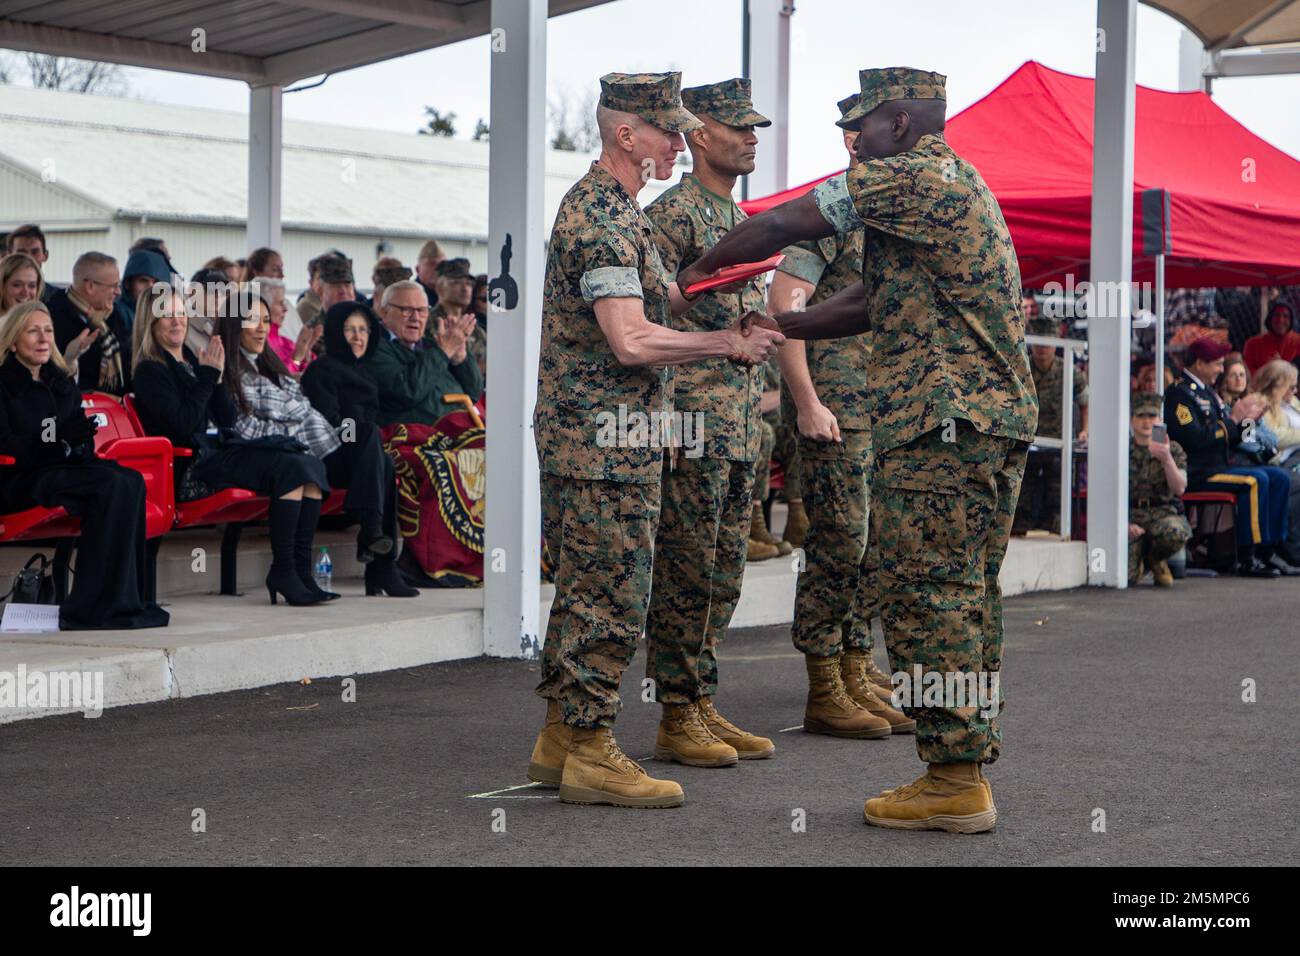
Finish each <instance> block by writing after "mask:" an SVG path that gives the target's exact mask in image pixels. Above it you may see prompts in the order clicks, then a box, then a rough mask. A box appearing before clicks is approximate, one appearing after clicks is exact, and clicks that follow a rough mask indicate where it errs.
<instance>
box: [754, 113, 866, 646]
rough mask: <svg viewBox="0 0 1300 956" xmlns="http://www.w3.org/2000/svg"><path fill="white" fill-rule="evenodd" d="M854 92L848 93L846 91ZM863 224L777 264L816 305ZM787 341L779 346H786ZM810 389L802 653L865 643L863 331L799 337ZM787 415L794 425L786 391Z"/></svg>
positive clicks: (841, 269) (850, 256) (807, 244)
mask: <svg viewBox="0 0 1300 956" xmlns="http://www.w3.org/2000/svg"><path fill="white" fill-rule="evenodd" d="M851 99H852V100H855V101H856V99H857V98H856V96H855V97H851ZM862 238H863V230H862V229H854V230H852V231H850V232H846V233H837V234H836V235H834V236H830V237H827V238H825V239H816V240H805V241H803V242H800V243H797V244H796V245H793V246H788V247H787V248H786V249H785V259H784V260H783V261H782V262H781V265H780V266H778V267H777V269H778V271H780V272H784V273H787V274H789V275H791V276H794V277H795V278H797V279H802V280H803V281H805V282H808V283H810V284H811V285H812V286H813V287H814V288H813V292H812V294H811V295H810V296H809V297H808V301H807V305H810V306H811V305H816V304H817V303H819V302H822V301H824V300H825V299H827V298H828V297H829V296H831V295H833V294H834V293H836V292H839V291H840V290H841V289H843V288H845V287H846V286H849V285H852V284H853V283H855V282H859V281H861V278H862ZM787 347H788V346H787ZM805 355H806V358H807V362H808V372H809V377H810V379H811V382H812V386H813V388H814V390H815V391H816V397H817V399H818V401H820V402H821V403H822V404H823V405H825V406H826V408H828V409H829V410H830V412H831V414H833V415H834V416H835V420H836V422H837V423H838V425H839V429H840V437H841V439H842V440H841V441H840V442H833V441H832V442H827V441H818V440H816V439H813V438H809V437H807V436H805V435H798V444H799V459H800V464H801V470H802V476H803V485H804V488H805V490H806V493H807V502H806V506H807V509H808V519H809V525H808V536H807V537H806V538H805V540H804V568H803V573H802V574H800V575H799V581H798V585H797V591H796V592H795V605H794V607H795V611H794V626H793V627H792V628H791V636H792V637H793V639H794V646H795V647H796V648H798V649H799V651H801V652H802V653H804V654H812V655H814V656H817V657H833V656H836V655H838V654H839V653H840V652H841V650H843V647H844V644H845V641H846V640H849V639H853V640H856V641H858V642H859V643H857V644H854V645H852V646H853V647H854V649H856V650H867V651H869V650H871V640H870V633H871V632H870V628H869V627H867V628H865V629H863V628H857V629H856V631H857V633H856V634H855V629H854V627H853V624H852V622H851V620H850V614H851V612H852V608H853V604H854V593H855V590H856V587H855V584H856V586H861V582H860V580H859V573H860V569H861V565H862V560H863V556H864V555H865V553H866V543H867V509H868V507H869V502H870V492H869V478H870V471H871V418H870V415H869V414H868V410H867V402H868V400H869V397H868V395H867V362H868V361H869V359H870V357H871V335H870V333H869V332H866V333H862V334H860V335H854V336H851V337H849V338H844V339H828V340H824V341H812V342H808V343H806V345H805ZM790 406H791V411H790V417H791V419H792V420H793V421H794V422H795V430H796V432H797V431H798V425H797V416H798V412H797V409H795V407H794V402H793V399H792V400H791V403H790Z"/></svg>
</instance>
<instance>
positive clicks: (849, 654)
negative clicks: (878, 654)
mask: <svg viewBox="0 0 1300 956" xmlns="http://www.w3.org/2000/svg"><path fill="white" fill-rule="evenodd" d="M868 664H872V666H874V663H873V662H872V660H871V655H870V654H868V653H867V652H866V651H845V652H844V653H843V655H841V657H840V674H841V675H842V676H843V678H844V692H845V693H846V694H848V695H849V696H850V697H852V698H853V702H854V703H855V704H857V705H858V706H859V707H861V708H863V709H865V710H868V711H870V712H871V713H873V714H875V715H876V716H877V717H883V718H885V720H887V721H889V729H890V732H891V733H895V734H914V733H916V721H915V720H913V719H912V718H911V717H908V716H907V714H905V713H903V712H902V711H901V710H896V709H895V708H894V707H892V706H890V705H889V704H887V703H886V702H885V701H887V700H890V699H891V698H888V697H885V698H882V697H881V696H880V695H882V694H884V691H882V690H880V689H878V688H877V687H876V685H875V684H873V683H871V680H870V679H869V676H868V674H869V672H868V670H867V665H868Z"/></svg>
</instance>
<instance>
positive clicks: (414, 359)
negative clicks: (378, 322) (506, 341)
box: [366, 280, 483, 425]
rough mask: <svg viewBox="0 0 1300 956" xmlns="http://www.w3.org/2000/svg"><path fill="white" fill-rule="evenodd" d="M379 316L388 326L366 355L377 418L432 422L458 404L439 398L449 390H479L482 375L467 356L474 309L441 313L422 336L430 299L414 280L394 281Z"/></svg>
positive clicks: (473, 396)
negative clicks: (457, 313)
mask: <svg viewBox="0 0 1300 956" xmlns="http://www.w3.org/2000/svg"><path fill="white" fill-rule="evenodd" d="M382 316H383V322H384V328H385V329H386V330H387V334H386V336H384V339H385V340H384V341H382V342H381V343H380V345H379V347H378V348H376V349H375V351H374V353H373V354H372V355H371V356H370V357H369V358H368V359H366V363H367V364H368V365H369V366H370V374H371V375H372V376H373V377H374V379H375V382H376V383H378V385H379V423H380V424H381V425H391V424H395V423H404V424H425V425H433V424H435V423H436V422H437V421H438V419H440V418H442V417H443V416H444V415H446V414H447V413H448V412H452V411H455V410H456V409H458V408H459V407H460V406H459V405H450V404H448V403H447V402H444V401H443V396H444V395H448V394H464V395H468V396H469V399H470V401H472V402H476V401H478V399H479V396H481V395H482V394H483V376H482V375H481V374H480V373H479V370H478V366H477V365H476V364H475V363H474V360H473V359H471V358H469V348H468V343H469V336H470V335H471V334H472V333H473V331H474V322H475V319H474V315H473V313H468V314H466V315H463V316H461V317H460V318H455V319H452V318H444V319H442V320H440V321H439V323H438V326H437V328H436V329H434V331H433V337H432V340H427V339H426V338H425V328H426V327H427V326H428V324H429V302H428V300H427V299H426V298H425V295H424V289H423V287H421V285H420V284H419V283H418V282H411V281H410V280H407V281H404V282H396V283H394V284H393V285H390V286H389V287H388V288H387V289H385V290H384V303H383V312H382Z"/></svg>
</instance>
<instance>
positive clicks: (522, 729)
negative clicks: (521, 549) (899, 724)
mask: <svg viewBox="0 0 1300 956" xmlns="http://www.w3.org/2000/svg"><path fill="white" fill-rule="evenodd" d="M1298 620H1300V581H1288V580H1282V581H1255V580H1236V579H1217V580H1187V581H1181V582H1178V585H1177V587H1176V588H1174V589H1173V590H1171V591H1157V590H1155V589H1154V588H1152V587H1150V586H1149V585H1147V586H1143V587H1139V588H1137V589H1131V590H1128V591H1125V592H1113V591H1099V590H1090V589H1081V590H1077V591H1070V592H1057V593H1039V594H1032V595H1026V596H1023V597H1019V598H1013V599H1010V600H1008V601H1007V602H1006V632H1007V638H1006V651H1005V657H1004V664H1003V672H1002V687H1003V691H1004V693H1005V694H1006V695H1007V709H1006V712H1005V713H1004V714H1003V717H1002V727H1003V734H1004V740H1003V757H1002V759H1001V760H1000V761H998V763H997V764H995V765H994V766H993V767H992V768H990V770H989V777H990V779H991V780H992V782H993V792H994V797H995V800H996V803H997V807H998V811H999V820H998V826H997V828H996V830H994V831H993V832H992V833H988V834H982V835H977V836H955V835H949V834H942V833H912V832H896V831H885V830H879V829H876V828H873V827H868V826H865V825H864V824H863V823H862V804H863V801H864V800H865V799H867V798H868V797H870V796H874V795H875V794H876V793H877V792H879V791H880V790H881V789H883V788H885V787H890V786H897V785H899V784H903V783H907V782H908V781H910V780H912V779H913V778H914V777H915V776H916V775H917V774H918V773H919V772H920V770H921V764H920V763H919V761H918V760H917V757H916V752H915V746H914V743H913V741H914V738H912V737H910V736H901V737H892V738H888V739H885V740H876V741H871V740H867V741H852V740H837V739H832V738H828V737H819V736H813V735H809V734H804V733H802V732H801V731H800V730H799V729H798V726H799V723H800V720H801V716H802V711H803V698H804V690H805V681H804V676H803V665H802V662H801V660H800V656H799V655H798V654H797V653H796V652H795V651H794V649H793V647H792V646H791V644H790V638H789V628H788V627H769V628H754V629H749V630H740V631H733V632H732V633H731V634H730V635H729V636H728V639H727V641H726V642H725V643H724V645H723V648H722V653H721V656H720V670H721V675H722V685H721V688H722V689H721V694H720V696H719V697H718V702H719V704H720V709H721V710H722V711H723V713H725V714H726V715H727V716H729V717H730V718H731V719H732V720H734V721H735V722H737V723H739V724H741V725H743V726H745V727H747V728H749V729H752V730H754V731H756V732H759V733H762V734H765V735H768V736H771V737H773V738H774V739H775V740H776V744H777V753H776V756H775V757H774V758H773V759H771V760H764V761H746V762H742V763H741V764H740V765H738V766H736V767H732V768H726V769H715V770H705V769H694V768H686V767H681V766H678V765H675V764H672V765H668V764H662V763H658V762H655V761H653V760H647V761H643V762H644V764H645V766H646V768H647V769H648V770H649V771H650V772H651V773H652V774H658V775H662V776H668V777H671V778H673V779H676V780H678V781H679V782H680V783H681V784H682V786H683V787H684V788H685V791H686V800H687V802H686V805H685V806H684V807H681V808H679V809H674V810H653V811H651V810H620V809H614V808H606V807H578V806H569V805H565V804H561V803H560V802H559V801H558V800H556V799H555V796H554V793H555V792H554V791H547V790H540V789H537V788H535V787H532V786H528V785H527V780H526V778H525V775H524V772H525V769H526V766H527V762H528V756H529V752H530V749H531V747H532V744H533V738H534V736H535V734H536V731H537V729H538V726H539V725H540V723H541V719H542V715H543V711H544V708H543V705H542V703H541V701H540V700H538V699H537V698H536V697H535V696H534V695H533V693H532V688H533V686H534V685H535V684H536V682H537V679H538V675H537V664H536V662H526V661H502V660H488V659H476V660H470V661H459V662H453V663H447V664H437V665H431V666H427V667H420V668H415V669H411V670H403V671H393V672H388V673H383V674H363V675H359V676H357V677H356V678H355V700H354V701H345V700H344V699H343V698H344V696H345V694H344V685H343V680H342V679H341V678H323V679H320V680H316V681H313V682H312V683H310V684H288V685H278V686H274V687H268V688H262V689H257V690H249V691H239V692H235V693H229V694H221V695H218V696H210V697H200V698H190V699H184V700H175V701H168V702H163V703H157V704H145V705H140V706H134V707H126V708H117V709H113V710H109V711H106V712H105V713H104V715H103V716H102V717H100V718H98V719H89V720H88V719H85V718H82V717H80V716H67V717H54V718H46V719H43V720H36V721H24V722H20V723H16V724H9V725H3V726H0V864H4V865H28V864H47V865H48V864H54V865H91V864H93V865H129V864H158V865H172V864H188V865H215V864H320V865H334V864H399V865H401V864H471V865H511V866H519V865H540V864H565V865H580V864H588V863H593V864H594V863H613V864H629V865H647V864H665V863H667V864H673V863H679V864H698V865H719V864H755V865H789V864H810V865H817V864H855V865H864V864H867V865H877V864H882V863H899V864H909V865H936V864H952V865H959V866H971V865H983V864H997V863H1011V864H1045V865H1095V864H1105V865H1116V864H1144V865H1150V864H1173V865H1183V864H1193V863H1195V864H1211V865H1215V864H1218V865H1226V866H1238V865H1251V866H1258V865H1271V864H1291V863H1294V861H1295V860H1296V859H1297V857H1298V856H1300V835H1298V832H1300V828H1298V827H1297V826H1296V824H1295V808H1296V806H1297V783H1296V781H1297V777H1298V774H1297V770H1298V769H1300V757H1298V756H1297V755H1298V753H1300V748H1298V747H1297V744H1296V741H1297V739H1300V693H1298V692H1297V691H1298V689H1300V654H1297V630H1298V629H1297V623H1296V622H1297V621H1298ZM878 654H879V655H880V660H881V662H882V663H883V653H882V652H881V651H880V650H879V649H878ZM643 675H644V654H638V657H637V660H636V662H635V663H634V664H633V666H632V668H631V670H630V671H629V674H628V676H627V677H626V678H625V680H624V687H625V690H626V691H627V693H626V694H625V708H624V712H623V714H622V716H621V717H620V719H619V721H618V728H617V735H618V739H619V741H620V742H621V743H622V745H623V747H624V749H625V750H626V751H627V752H628V754H629V755H630V756H632V757H634V758H643V757H646V756H647V755H649V754H650V753H651V752H652V751H653V749H654V748H653V744H654V731H655V723H656V720H657V718H658V713H657V712H658V707H657V706H656V705H653V704H647V703H643V702H642V700H641V697H640V694H639V688H640V681H641V678H642V676H643ZM1247 680H1249V681H1253V682H1254V694H1255V701H1254V702H1253V703H1248V702H1245V701H1243V699H1242V696H1243V686H1242V685H1243V681H1247ZM200 823H201V824H202V827H200V826H199V824H200ZM800 823H802V824H803V826H802V827H800V826H799V825H798V824H800ZM1102 826H1104V830H1102V829H1101V827H1102ZM196 830H201V832H196Z"/></svg>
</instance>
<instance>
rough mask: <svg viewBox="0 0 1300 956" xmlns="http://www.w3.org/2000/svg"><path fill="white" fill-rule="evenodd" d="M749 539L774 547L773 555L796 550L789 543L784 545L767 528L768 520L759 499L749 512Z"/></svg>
mask: <svg viewBox="0 0 1300 956" xmlns="http://www.w3.org/2000/svg"><path fill="white" fill-rule="evenodd" d="M749 540H750V541H751V542H754V541H757V542H759V543H760V544H765V545H767V546H768V547H770V548H772V550H773V552H774V553H773V555H772V556H773V557H776V555H778V554H789V553H790V552H791V551H793V550H794V549H793V548H791V547H789V546H788V545H787V546H785V547H782V546H781V542H780V541H778V540H777V539H776V538H775V537H773V536H772V532H770V531H768V530H767V520H766V519H765V518H764V517H763V504H762V502H759V501H755V502H754V507H753V509H752V510H751V511H750V514H749ZM758 560H762V559H761V558H760V559H758Z"/></svg>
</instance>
